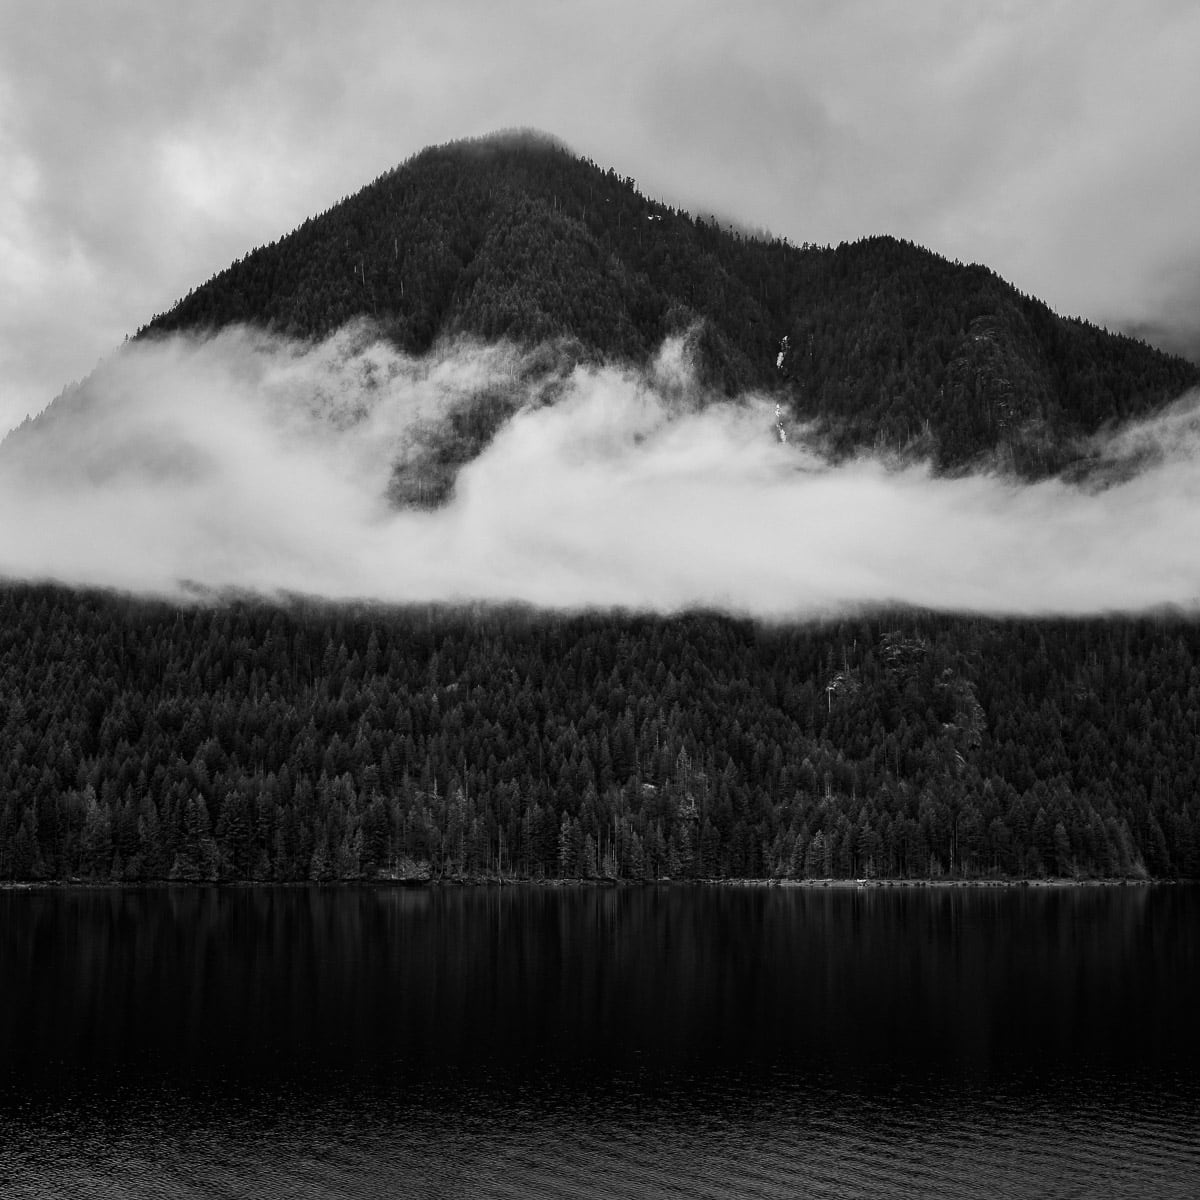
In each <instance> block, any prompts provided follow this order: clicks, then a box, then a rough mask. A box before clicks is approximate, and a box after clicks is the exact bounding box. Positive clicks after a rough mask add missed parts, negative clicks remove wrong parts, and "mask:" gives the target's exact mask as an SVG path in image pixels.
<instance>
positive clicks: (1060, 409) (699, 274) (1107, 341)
mask: <svg viewBox="0 0 1200 1200" xmlns="http://www.w3.org/2000/svg"><path fill="white" fill-rule="evenodd" d="M359 318H366V319H368V320H370V321H372V322H374V323H375V325H376V326H377V327H378V330H379V332H380V335H381V336H382V337H383V338H385V339H386V340H388V341H389V342H391V343H392V344H393V345H394V346H396V347H397V348H399V349H401V350H404V351H406V352H409V353H414V354H422V353H425V352H427V351H428V350H429V349H430V348H431V347H432V346H433V344H434V343H435V342H436V341H438V340H440V339H445V338H448V337H454V336H458V335H472V336H476V337H481V338H483V339H485V340H496V339H499V338H508V339H511V340H514V341H516V342H518V343H521V344H526V345H529V344H536V343H541V342H544V341H548V340H556V341H558V342H560V343H565V344H567V345H569V346H571V347H572V352H573V353H574V354H576V355H577V356H578V358H579V359H580V360H581V361H589V360H590V361H595V360H617V361H623V362H629V363H634V364H644V363H646V362H648V361H649V359H650V358H651V357H652V355H653V354H654V352H655V351H656V349H657V348H658V346H659V345H660V344H661V342H662V341H663V339H664V338H666V337H668V336H671V335H673V334H679V333H681V332H683V331H684V330H686V329H688V328H697V329H698V336H697V337H696V339H695V340H696V349H697V352H698V353H697V358H698V364H699V370H700V374H701V377H702V380H703V381H704V382H705V383H706V384H708V385H710V386H713V387H715V388H717V389H719V390H720V391H723V392H725V393H726V394H729V395H735V394H738V393H741V392H744V391H748V390H766V391H769V392H771V393H772V394H776V395H778V396H779V397H780V399H781V400H782V402H783V403H784V404H785V406H786V408H787V409H788V410H789V412H790V414H791V416H792V417H794V418H796V419H800V420H806V421H814V420H815V421H817V422H818V423H819V424H820V426H821V427H822V428H823V429H824V431H825V434H826V441H827V445H828V448H829V449H830V450H831V451H832V452H834V453H835V454H839V455H842V454H848V453H854V452H857V451H860V450H863V449H874V450H877V451H882V452H887V453H889V454H898V455H902V456H907V457H910V458H912V457H929V458H931V459H932V460H933V461H934V462H935V463H936V465H937V466H938V467H939V468H942V469H951V470H954V469H962V468H965V467H969V466H972V465H980V464H982V463H986V465H997V464H999V465H1001V466H1004V467H1008V468H1011V469H1013V470H1015V471H1016V472H1017V473H1018V474H1021V475H1025V476H1027V477H1040V476H1044V475H1047V474H1051V473H1054V472H1056V471H1058V470H1060V469H1062V468H1063V467H1065V466H1068V465H1071V464H1072V463H1075V462H1077V461H1078V460H1079V458H1080V455H1081V453H1082V451H1081V450H1080V447H1081V445H1082V444H1083V443H1084V442H1086V440H1087V439H1088V438H1089V437H1090V436H1092V435H1094V434H1095V433H1096V432H1097V431H1098V430H1100V429H1101V428H1103V427H1105V426H1106V425H1109V424H1112V423H1119V422H1122V421H1125V420H1128V419H1131V418H1136V417H1141V416H1145V415H1147V414H1149V413H1151V412H1154V411H1156V410H1157V409H1159V408H1160V407H1161V406H1162V405H1163V404H1165V403H1167V402H1169V401H1170V400H1172V399H1174V398H1175V397H1177V396H1178V395H1179V394H1181V393H1182V392H1183V391H1185V390H1186V389H1187V388H1189V387H1192V386H1196V385H1197V384H1200V368H1198V367H1197V366H1196V365H1195V364H1192V363H1190V362H1188V361H1187V360H1185V359H1182V358H1179V357H1175V356H1171V355H1166V354H1163V353H1162V352H1161V351H1157V350H1154V349H1152V348H1151V347H1149V346H1148V345H1146V344H1145V343H1143V342H1140V341H1137V340H1136V339H1134V338H1131V337H1127V336H1125V335H1121V334H1111V333H1108V332H1106V331H1104V330H1101V329H1099V328H1098V327H1097V326H1095V325H1092V324H1090V323H1088V322H1086V321H1083V320H1081V319H1078V318H1065V317H1061V316H1059V315H1057V314H1055V313H1054V312H1052V311H1051V310H1050V308H1049V307H1048V306H1047V305H1045V304H1043V303H1042V302H1041V301H1039V300H1036V299H1035V298H1033V297H1031V296H1027V295H1024V294H1023V293H1021V292H1019V291H1018V290H1017V289H1016V288H1015V287H1013V286H1012V285H1011V284H1009V283H1007V282H1005V281H1004V280H1003V279H1001V278H1000V277H999V276H998V275H996V274H995V273H994V272H992V271H991V270H989V269H988V268H987V267H984V266H981V265H979V264H970V265H963V264H961V263H956V262H954V263H952V262H950V261H949V260H947V259H945V258H942V257H941V256H939V255H937V254H935V253H934V252H932V251H930V250H926V249H924V248H922V247H919V246H916V245H914V244H913V243H910V242H906V241H902V240H900V239H897V238H893V237H890V236H888V235H877V236H872V237H868V238H863V239H860V240H859V241H856V242H852V243H842V244H841V245H839V246H837V247H817V246H813V245H809V244H807V243H805V244H802V245H800V246H795V245H792V244H791V243H789V242H788V241H787V240H786V239H781V238H772V239H769V240H768V239H761V238H758V237H753V236H747V235H745V234H743V233H742V232H740V231H736V230H734V229H733V228H732V227H722V226H720V225H719V224H717V223H716V222H715V221H709V220H705V219H704V218H693V217H692V216H690V215H689V214H688V213H687V212H685V211H683V210H681V209H677V208H674V207H672V206H670V205H668V204H664V203H662V202H661V201H656V200H652V199H650V198H648V197H646V196H644V195H642V194H641V193H640V192H638V190H637V188H636V184H635V181H634V180H633V179H632V178H631V177H623V176H621V175H619V174H617V172H616V171H615V170H613V169H611V168H609V169H608V170H604V169H602V168H600V167H599V166H597V165H596V164H595V163H593V162H591V160H589V159H586V158H580V157H577V156H575V155H574V154H573V153H572V152H571V151H570V150H569V149H567V147H566V146H565V145H564V144H563V143H562V142H560V141H558V140H557V139H555V138H553V137H552V136H550V135H545V134H540V133H537V134H535V133H531V132H529V131H517V132H515V133H513V132H510V133H506V134H503V135H499V136H494V137H490V138H483V139H476V140H472V141H460V142H451V143H447V144H445V145H442V146H433V147H428V148H426V149H425V150H422V151H421V152H420V153H418V154H416V155H414V156H413V157H412V158H410V159H408V160H407V161H406V162H404V163H402V164H400V165H398V166H397V167H394V168H392V169H391V170H389V171H387V172H385V173H384V174H382V175H380V176H379V177H378V178H377V179H376V180H375V181H373V182H372V183H370V184H368V185H367V186H366V187H364V188H362V189H360V191H358V192H357V193H355V194H354V195H352V196H350V197H347V198H346V199H344V200H342V201H340V202H339V203H338V204H336V205H333V206H332V207H331V208H329V209H327V210H326V211H325V212H324V213H321V214H320V215H318V216H316V217H313V218H309V219H308V220H306V221H305V222H304V223H303V224H301V225H300V226H299V227H297V228H296V229H295V230H293V231H292V232H291V233H289V234H286V235H285V236H283V237H282V238H280V239H278V240H277V241H275V242H272V243H269V244H268V245H266V246H262V247H259V248H257V249H256V250H253V251H251V252H250V253H248V254H247V255H245V256H243V257H242V258H241V259H239V260H237V261H236V262H235V263H233V264H231V265H230V266H229V267H227V268H226V269H225V270H224V271H221V272H218V273H217V274H216V275H214V276H213V277H212V278H211V279H210V280H208V281H207V282H206V283H205V284H203V285H201V286H200V287H198V288H197V289H194V290H193V291H192V292H190V293H189V294H188V295H187V296H185V297H184V298H183V299H181V300H180V301H179V302H178V303H177V304H176V305H174V306H172V308H170V309H169V310H167V311H166V312H164V313H160V314H158V315H156V316H155V317H153V318H152V319H151V321H150V322H149V323H148V324H147V325H146V326H144V327H143V328H142V329H140V330H139V331H138V336H139V337H148V336H156V335H160V334H164V333H169V332H176V331H179V332H184V331H187V332H197V331H207V330H214V329H220V328H222V327H225V326H227V325H230V324H234V323H250V324H253V325H258V326H263V327H265V328H267V329H270V330H274V331H276V332H278V333H281V334H284V335H288V336H292V337H297V338H302V339H313V338H320V337H323V336H326V335H328V334H330V333H332V332H333V331H334V330H336V329H337V328H339V327H341V326H342V325H344V324H345V323H346V322H348V321H350V320H354V319H359Z"/></svg>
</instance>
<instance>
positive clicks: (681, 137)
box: [0, 0, 1200, 428]
mask: <svg viewBox="0 0 1200 1200" xmlns="http://www.w3.org/2000/svg"><path fill="white" fill-rule="evenodd" d="M1198 62H1200V5H1197V4H1195V3H1194V0H1143V3H1141V4H1139V5H1136V6H1135V5H1130V4H1127V3H1120V4H1118V3H1114V2H1110V0H1028V2H1027V0H993V2H990V3H984V2H976V3H971V2H967V0H907V2H904V3H900V2H896V3H880V2H868V0H836V2H834V0H785V2H781V3H773V2H769V0H756V2H750V3H747V2H745V0H741V2H739V3H736V4H734V3H727V4H717V3H703V2H697V0H691V2H683V0H676V2H672V0H665V2H656V3H652V4H641V3H637V4H632V3H622V2H620V0H606V3H604V4H602V5H601V4H592V3H585V2H583V0H569V2H563V3H559V2H552V0H540V2H539V0H527V2H524V3H505V2H504V0H487V2H483V3H457V4H456V3H449V2H447V0H432V2H426V0H405V2H404V3H394V2H387V0H342V3H340V4H337V5H331V4H325V3H321V4H316V3H311V2H308V0H303V2H300V3H295V4H287V5H285V4H277V3H269V2H265V0H259V2H256V3H248V2H246V0H207V2H206V3H204V4H197V3H195V0H188V2H187V3H182V2H177V0H156V2H155V3H153V4H148V3H145V2H144V0H141V2H139V3H126V2H122V0H105V2H104V3H98V4H88V3H84V2H83V0H71V2H67V0H0V427H5V428H6V427H7V426H8V425H9V424H11V423H14V422H16V421H19V420H20V419H21V418H22V417H23V416H24V415H25V413H26V412H28V411H36V410H37V409H39V408H40V407H42V406H43V405H44V404H45V403H46V402H47V401H48V400H49V399H51V398H52V397H53V395H55V394H56V393H57V392H58V391H59V390H60V389H61V388H62V386H63V385H64V384H65V383H67V382H68V381H70V380H72V379H76V378H79V377H80V376H82V375H84V374H85V373H87V372H88V371H89V370H90V369H91V368H92V367H93V366H94V365H95V363H96V361H97V359H98V358H100V357H101V356H103V355H105V354H106V353H108V352H109V351H110V350H111V349H112V348H113V347H114V346H115V345H117V344H118V343H119V342H120V341H121V340H122V338H123V337H124V335H125V334H126V333H132V332H133V331H134V330H136V328H137V327H138V326H139V325H140V324H143V323H144V322H145V321H147V320H148V319H149V318H150V317H151V316H152V315H153V314H154V313H156V312H158V311H161V310H163V309H165V308H167V307H169V306H170V305H171V304H172V303H173V302H174V301H175V300H176V299H178V298H179V296H181V295H182V294H184V293H186V291H187V290H188V289H189V288H190V287H192V286H194V285H196V284H198V283H201V282H203V281H204V280H205V279H207V278H208V277H209V276H210V275H212V274H213V273H214V272H215V271H217V270H220V269H221V268H222V267H224V266H226V265H227V264H228V263H229V261H230V260H231V259H233V258H236V257H238V256H240V255H241V254H243V253H244V252H245V251H247V250H249V249H250V248H252V247H253V246H255V245H258V244H260V243H262V242H264V241H269V240H271V239H273V238H275V237H278V236H279V235H281V234H282V233H285V232H286V231H288V230H289V229H291V228H293V227H294V226H295V225H296V224H298V223H299V222H300V221H302V220H303V219H304V218H305V217H306V216H309V215H311V214H313V213H315V212H318V211H320V210H322V209H324V208H327V207H329V206H330V205H331V204H333V203H336V202H337V201H338V200H339V199H341V198H342V197H343V196H345V195H348V194H350V193H351V192H353V191H356V190H357V189H358V188H359V187H360V186H362V185H363V184H364V183H367V182H369V181H370V180H371V179H372V178H374V177H375V176H376V175H378V174H379V173H380V172H382V171H384V170H386V169H387V168H388V167H390V166H393V165H395V164H396V163H398V162H400V161H402V160H403V159H405V158H407V157H408V156H410V155H411V154H413V153H415V152H416V151H418V150H420V149H421V148H422V147H423V146H425V145H428V144H430V143H434V142H444V141H449V140H452V139H454V138H458V137H464V136H473V135H477V134H481V133H486V132H488V131H490V130H493V129H496V128H502V127H508V126H516V125H529V126H535V127H538V128H541V129H544V130H547V131H549V132H552V133H555V134H557V135H559V136H560V137H561V138H563V139H564V140H565V141H566V142H567V143H568V144H569V145H571V146H572V147H573V148H574V149H575V150H576V151H577V152H579V153H581V154H585V155H587V156H589V157H591V158H592V159H594V160H595V161H596V162H598V163H600V164H601V165H602V166H605V167H608V166H612V167H614V168H615V169H616V170H617V171H618V172H619V173H621V174H622V175H632V176H634V178H635V179H636V180H637V181H638V184H639V186H640V187H641V189H642V190H643V191H645V192H647V193H648V194H650V195H652V196H655V197H660V196H661V197H662V198H663V199H665V200H667V201H668V202H671V203H675V204H678V205H681V206H683V207H687V208H690V209H693V210H696V209H706V210H716V211H719V212H724V213H727V214H728V215H730V216H731V217H734V218H736V219H738V220H740V221H741V222H743V223H744V224H746V225H749V226H751V227H765V228H768V229H770V230H771V231H772V232H774V233H777V234H779V235H786V236H787V237H789V238H790V239H791V240H793V241H795V242H803V241H811V242H818V243H826V242H831V243H836V242H838V241H840V240H843V239H853V238H856V237H860V236H864V235H868V234H872V233H892V234H896V235H898V236H902V237H908V238H912V239H914V240H916V241H918V242H920V243H922V244H924V245H927V246H929V247H930V248H931V249H933V250H936V251H938V252H940V253H942V254H945V255H947V256H948V257H951V258H959V259H962V260H963V261H980V262H984V263H987V264H988V265H989V266H991V267H993V268H994V269H996V270H997V271H999V272H1000V273H1001V274H1002V275H1004V276H1005V277H1006V278H1008V279H1009V280H1011V281H1012V282H1013V283H1015V284H1016V285H1017V286H1018V287H1019V288H1021V289H1022V290H1023V291H1027V292H1032V293H1034V294H1036V295H1039V296H1041V297H1042V298H1044V299H1046V300H1047V301H1048V302H1049V303H1051V304H1052V305H1053V306H1054V307H1055V308H1056V309H1058V310H1059V311H1062V312H1067V313H1071V314H1079V315H1083V316H1085V317H1087V318H1089V319H1091V320H1094V321H1097V322H1099V323H1102V324H1106V325H1109V326H1110V327H1113V328H1118V327H1119V328H1127V329H1140V330H1142V331H1143V332H1145V333H1146V334H1147V335H1150V334H1151V332H1152V333H1153V337H1154V338H1155V339H1156V340H1158V341H1159V342H1160V343H1166V344H1173V345H1175V346H1177V347H1179V348H1181V349H1187V350H1189V351H1190V352H1191V353H1192V354H1193V355H1195V356H1197V357H1200V215H1198V214H1200V204H1198V203H1197V196H1198V194H1200V134H1198V132H1197V127H1196V118H1197V114H1198V113H1200V70H1198V69H1197V63H1198Z"/></svg>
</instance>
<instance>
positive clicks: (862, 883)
mask: <svg viewBox="0 0 1200 1200" xmlns="http://www.w3.org/2000/svg"><path fill="white" fill-rule="evenodd" d="M1197 883H1200V880H1195V879H1154V878H1145V879H1135V878H1104V879H1066V878H1013V879H935V878H928V879H740V878H739V879H669V878H663V879H535V878H527V877H524V876H451V875H447V876H441V877H433V878H417V879H378V878H377V879H329V880H320V881H317V880H308V879H290V880H268V879H224V880H207V879H195V880H186V879H145V880H112V879H103V880H91V879H28V880H17V879H5V880H0V892H27V891H59V890H61V891H76V890H78V891H83V890H92V891H134V890H146V889H154V890H160V889H161V890H182V889H184V888H219V889H228V890H239V889H247V890H248V889H265V888H309V887H315V888H326V889H336V888H352V887H365V888H378V889H381V890H382V889H386V888H398V889H404V890H413V891H418V890H419V891H424V890H431V889H436V888H469V887H517V888H604V889H609V888H648V887H675V888H697V887H718V888H762V889H779V890H805V891H842V892H844V891H879V890H895V889H910V890H936V889H944V890H962V889H969V890H977V889H997V888H1004V889H1008V888H1035V889H1040V890H1043V891H1055V890H1066V889H1070V888H1128V887H1164V886H1165V887H1175V886H1185V887H1186V886H1188V885H1194V884H1197Z"/></svg>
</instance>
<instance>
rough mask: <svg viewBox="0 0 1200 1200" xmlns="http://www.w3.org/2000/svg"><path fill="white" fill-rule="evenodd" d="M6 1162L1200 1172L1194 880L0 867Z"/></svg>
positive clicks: (122, 1167)
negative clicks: (601, 883) (953, 882)
mask: <svg viewBox="0 0 1200 1200" xmlns="http://www.w3.org/2000/svg"><path fill="white" fill-rule="evenodd" d="M0 1195H4V1196H12V1197H29V1196H96V1197H135V1196H136V1197H182V1196H186V1197H193V1196H194V1197H200V1196H229V1197H234V1196H236V1197H243V1196H248V1197H267V1196H270V1197H275V1196H288V1197H292V1196H295V1197H310V1196H311V1197H385V1196H386V1197H392V1196H462V1197H472V1196H512V1197H525V1196H531V1197H539V1196H595V1197H601V1196H603V1197H609V1196H613V1197H651V1196H672V1195H674V1196H755V1197H791V1196H830V1197H850V1196H863V1197H868V1196H869V1197H874V1196H1039V1197H1040V1196H1078V1197H1091V1196H1164V1197H1166V1196H1180V1197H1183V1196H1188V1197H1194V1196H1200V892H1198V891H1197V890H1196V889H1186V888H1079V889H1064V890H1044V889H1007V890H968V889H878V890H868V891H857V890H853V889H851V890H831V891H822V890H799V889H797V890H782V889H774V888H772V889H765V888H763V889H755V888H716V887H712V888H699V887H698V888H667V887H663V888H647V889H644V890H642V889H630V890H595V889H592V890H584V889H554V888H534V887H528V888H526V887H518V888H506V889H485V888H478V889H464V890H421V891H405V890H388V889H368V888H352V889H331V890H323V889H303V888H301V889H287V888H279V889H270V888H267V889H257V890H230V891H221V890H216V889H212V890H208V889H195V890H192V889H187V890H146V891H100V890H96V891H27V892H5V893H0Z"/></svg>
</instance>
